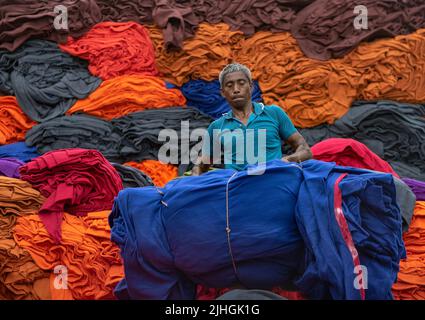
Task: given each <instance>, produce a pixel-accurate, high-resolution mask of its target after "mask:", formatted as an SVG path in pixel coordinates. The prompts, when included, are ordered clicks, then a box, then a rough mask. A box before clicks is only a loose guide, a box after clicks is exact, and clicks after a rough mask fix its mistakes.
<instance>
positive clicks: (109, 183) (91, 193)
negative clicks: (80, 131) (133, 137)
mask: <svg viewBox="0 0 425 320" xmlns="http://www.w3.org/2000/svg"><path fill="white" fill-rule="evenodd" d="M20 174H21V179H22V180H25V181H28V182H30V183H31V184H32V186H33V187H34V188H35V189H37V190H39V191H40V192H41V194H42V195H43V196H45V197H46V198H47V199H46V201H45V202H44V204H43V206H42V207H41V208H40V211H39V214H40V218H41V220H42V221H43V223H44V225H45V226H46V229H47V231H48V232H49V234H50V235H51V236H52V237H53V238H54V239H55V240H56V241H57V242H60V240H61V224H62V219H63V213H64V211H66V212H69V213H71V214H75V215H80V216H83V215H86V214H87V213H88V212H94V211H102V210H110V209H112V204H113V201H114V197H115V196H116V195H117V194H118V192H119V191H120V190H121V189H122V188H123V186H122V181H121V178H120V176H119V175H118V173H117V172H116V170H115V169H114V167H113V166H112V165H111V164H110V163H109V162H108V161H107V160H106V159H105V158H104V157H103V155H102V154H101V153H100V152H99V151H96V150H87V149H61V150H55V151H51V152H48V153H46V154H44V155H43V156H41V157H38V158H36V159H34V160H33V161H31V162H29V163H27V164H26V165H25V166H22V167H21V168H20Z"/></svg>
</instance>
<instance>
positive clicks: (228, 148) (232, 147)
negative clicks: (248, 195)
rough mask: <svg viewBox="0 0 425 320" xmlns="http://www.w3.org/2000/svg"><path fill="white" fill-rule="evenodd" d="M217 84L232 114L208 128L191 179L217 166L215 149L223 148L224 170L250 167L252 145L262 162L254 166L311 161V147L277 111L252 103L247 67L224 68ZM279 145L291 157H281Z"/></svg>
mask: <svg viewBox="0 0 425 320" xmlns="http://www.w3.org/2000/svg"><path fill="white" fill-rule="evenodd" d="M219 81H220V87H221V94H222V96H223V97H224V98H226V100H227V101H228V103H229V105H230V107H231V111H229V112H228V113H225V114H224V115H223V116H222V117H221V118H219V119H217V120H215V121H214V122H212V123H211V124H210V126H209V127H208V130H207V133H206V135H205V137H204V142H203V147H202V155H201V156H200V157H199V158H198V160H197V163H196V164H195V166H194V167H193V169H192V175H200V174H202V173H204V172H206V171H208V169H209V168H210V166H211V164H212V163H217V161H218V160H220V159H221V154H220V155H218V154H217V153H216V152H215V151H216V150H217V148H219V149H220V151H222V146H224V159H225V161H224V164H225V168H226V169H228V168H231V169H236V170H243V169H244V168H245V167H246V165H247V164H252V161H251V162H250V161H248V160H249V159H247V153H248V151H250V148H251V146H252V143H254V147H253V148H254V149H255V150H254V151H257V160H258V158H261V159H262V160H261V161H257V163H262V162H266V161H270V160H273V159H279V158H281V159H282V160H283V161H285V162H301V161H304V160H308V159H310V158H311V157H312V153H311V150H310V147H309V146H308V144H307V143H306V141H305V140H304V138H303V137H302V135H301V134H300V133H299V132H298V131H297V129H296V128H295V127H294V125H293V124H292V122H291V120H290V119H289V117H288V116H287V114H286V113H285V112H284V111H283V110H282V109H281V108H280V107H278V106H275V105H271V106H264V105H263V104H261V103H256V102H253V101H252V100H251V95H252V78H251V72H250V70H249V69H248V68H247V67H246V66H244V65H241V64H238V63H232V64H229V65H227V66H226V67H224V69H223V70H222V71H221V72H220V75H219ZM261 135H263V137H261ZM238 137H239V138H241V139H238ZM233 138H235V139H233ZM263 138H264V139H263ZM235 140H236V142H235ZM262 141H265V145H262ZM282 141H284V142H285V143H288V144H289V145H290V146H291V147H292V149H293V150H294V153H293V154H291V155H289V156H284V157H282ZM238 143H239V145H238ZM241 144H243V145H242V146H241ZM263 144H264V143H263ZM217 146H218V147H217ZM251 149H252V148H251ZM251 151H252V150H251ZM251 158H252V157H251ZM226 159H227V161H226Z"/></svg>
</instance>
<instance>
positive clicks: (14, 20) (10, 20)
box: [0, 0, 102, 51]
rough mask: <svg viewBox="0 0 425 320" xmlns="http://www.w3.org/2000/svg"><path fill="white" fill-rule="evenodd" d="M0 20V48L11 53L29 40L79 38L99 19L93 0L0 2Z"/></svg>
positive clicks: (9, 0)
mask: <svg viewBox="0 0 425 320" xmlns="http://www.w3.org/2000/svg"><path fill="white" fill-rule="evenodd" d="M65 10H66V12H65ZM65 14H66V19H65ZM0 17H1V18H0V29H1V33H0V48H2V49H7V50H10V51H14V50H16V49H17V48H18V47H19V46H20V45H21V44H23V43H24V42H25V41H26V40H28V39H29V38H32V37H36V38H38V39H48V40H53V41H56V42H65V41H66V38H67V35H68V34H70V35H72V36H74V37H79V36H81V35H83V34H84V33H85V32H86V31H87V30H88V29H89V28H90V27H91V26H92V25H94V24H96V23H97V22H100V20H101V17H102V16H101V12H100V9H99V7H98V6H97V4H96V0H84V1H80V0H2V1H1V6H0ZM55 23H56V24H57V27H56V25H55ZM65 27H66V28H65Z"/></svg>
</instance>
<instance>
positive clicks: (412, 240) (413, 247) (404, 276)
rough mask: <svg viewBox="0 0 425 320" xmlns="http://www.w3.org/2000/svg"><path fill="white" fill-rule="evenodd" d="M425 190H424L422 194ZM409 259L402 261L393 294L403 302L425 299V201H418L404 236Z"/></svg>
mask: <svg viewBox="0 0 425 320" xmlns="http://www.w3.org/2000/svg"><path fill="white" fill-rule="evenodd" d="M423 191H424V189H423V190H422V192H423ZM404 242H405V245H406V250H407V258H406V259H404V260H402V261H400V271H399V273H398V281H397V283H395V284H394V286H393V294H394V297H395V298H396V299H401V300H412V299H413V300H424V299H425V283H424V281H423V279H424V270H425V201H417V202H416V207H415V213H414V214H413V219H412V223H411V225H410V228H409V231H408V232H407V233H405V234H404Z"/></svg>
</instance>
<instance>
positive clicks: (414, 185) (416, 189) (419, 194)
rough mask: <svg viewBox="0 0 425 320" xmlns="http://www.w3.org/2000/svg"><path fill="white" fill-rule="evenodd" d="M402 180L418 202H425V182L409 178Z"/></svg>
mask: <svg viewBox="0 0 425 320" xmlns="http://www.w3.org/2000/svg"><path fill="white" fill-rule="evenodd" d="M402 180H403V182H404V183H405V184H407V185H408V186H409V188H410V189H411V190H412V191H413V193H414V194H415V196H416V200H417V201H425V182H422V181H417V180H415V179H409V178H403V179H402Z"/></svg>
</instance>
